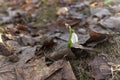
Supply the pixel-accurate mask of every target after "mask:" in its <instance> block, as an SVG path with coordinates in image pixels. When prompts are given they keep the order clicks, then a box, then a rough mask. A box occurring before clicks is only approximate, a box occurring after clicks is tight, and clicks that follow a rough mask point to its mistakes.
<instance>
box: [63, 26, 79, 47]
mask: <svg viewBox="0 0 120 80" xmlns="http://www.w3.org/2000/svg"><path fill="white" fill-rule="evenodd" d="M65 25H66V26H67V27H68V29H69V33H70V37H69V40H68V43H67V45H68V47H69V48H71V47H72V44H74V43H76V42H78V37H77V34H76V33H75V31H74V30H73V29H72V28H71V26H70V25H68V24H65Z"/></svg>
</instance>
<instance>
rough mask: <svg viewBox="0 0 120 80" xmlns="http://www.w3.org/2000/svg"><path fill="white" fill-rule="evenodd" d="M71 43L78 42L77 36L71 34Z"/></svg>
mask: <svg viewBox="0 0 120 80" xmlns="http://www.w3.org/2000/svg"><path fill="white" fill-rule="evenodd" d="M71 41H72V43H73V44H74V43H77V42H78V36H77V34H76V33H72V38H71Z"/></svg>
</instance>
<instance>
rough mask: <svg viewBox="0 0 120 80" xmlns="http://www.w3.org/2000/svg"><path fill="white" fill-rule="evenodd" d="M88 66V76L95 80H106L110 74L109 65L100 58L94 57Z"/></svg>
mask: <svg viewBox="0 0 120 80" xmlns="http://www.w3.org/2000/svg"><path fill="white" fill-rule="evenodd" d="M89 65H90V67H91V72H90V73H91V74H90V75H91V76H92V77H93V78H95V80H101V79H107V78H108V77H110V75H111V74H112V73H111V67H110V65H108V63H107V62H106V61H105V60H104V59H103V58H102V57H95V58H94V60H93V61H92V62H90V63H89Z"/></svg>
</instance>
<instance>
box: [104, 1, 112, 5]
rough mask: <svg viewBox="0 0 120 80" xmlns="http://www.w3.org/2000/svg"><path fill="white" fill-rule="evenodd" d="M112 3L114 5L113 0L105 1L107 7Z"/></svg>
mask: <svg viewBox="0 0 120 80" xmlns="http://www.w3.org/2000/svg"><path fill="white" fill-rule="evenodd" d="M111 3H112V0H105V1H104V4H105V5H110V4H111Z"/></svg>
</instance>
